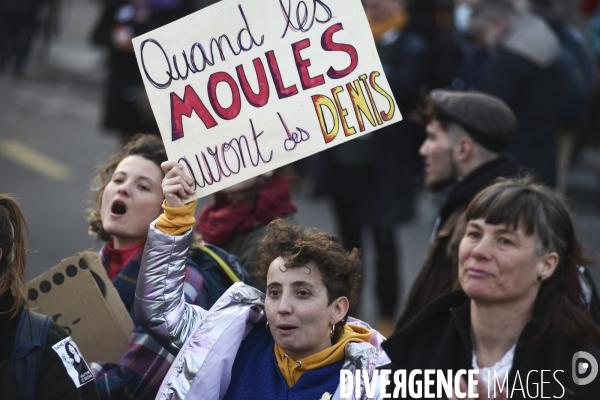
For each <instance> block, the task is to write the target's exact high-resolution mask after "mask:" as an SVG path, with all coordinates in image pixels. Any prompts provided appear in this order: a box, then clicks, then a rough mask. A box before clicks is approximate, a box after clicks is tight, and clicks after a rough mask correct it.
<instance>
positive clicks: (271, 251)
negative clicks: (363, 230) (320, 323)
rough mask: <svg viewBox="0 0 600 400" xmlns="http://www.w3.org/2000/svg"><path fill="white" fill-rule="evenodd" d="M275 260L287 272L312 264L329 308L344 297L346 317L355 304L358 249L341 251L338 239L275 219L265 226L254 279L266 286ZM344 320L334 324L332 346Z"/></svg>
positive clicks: (358, 288)
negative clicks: (279, 258) (282, 261)
mask: <svg viewBox="0 0 600 400" xmlns="http://www.w3.org/2000/svg"><path fill="white" fill-rule="evenodd" d="M278 257H282V258H283V259H285V261H286V263H285V267H286V268H298V267H305V266H306V264H308V263H309V262H310V261H313V262H314V263H315V264H316V265H317V266H318V267H319V272H320V273H321V276H322V277H323V284H324V285H325V287H326V288H327V299H328V301H329V304H331V303H332V302H333V301H334V300H335V299H338V298H340V297H342V296H343V297H346V298H348V302H349V303H350V307H349V309H348V313H350V312H352V310H354V308H355V307H356V305H357V304H358V299H359V297H360V281H361V269H362V263H361V261H360V254H359V252H358V249H353V250H352V251H349V250H346V249H344V247H342V244H341V242H340V239H338V238H337V236H334V235H331V234H329V233H325V232H320V231H318V230H317V229H315V228H310V229H307V230H304V229H302V228H301V227H300V226H298V225H292V224H290V223H289V222H287V221H286V220H284V219H276V220H274V221H272V222H271V223H270V224H269V225H268V226H267V231H266V234H265V237H264V238H263V239H262V240H261V242H260V244H259V246H258V259H257V267H256V276H257V277H258V278H259V279H261V280H263V281H264V282H266V281H267V272H268V270H269V266H270V265H271V263H272V262H273V261H274V260H275V259H276V258H278ZM347 318H348V314H346V315H345V316H344V318H342V320H341V321H340V322H338V323H337V324H336V326H335V334H334V337H333V341H334V342H335V341H336V340H337V338H338V336H339V335H340V334H341V332H342V331H343V326H344V325H345V324H346V319H347Z"/></svg>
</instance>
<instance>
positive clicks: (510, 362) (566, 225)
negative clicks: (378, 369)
mask: <svg viewBox="0 0 600 400" xmlns="http://www.w3.org/2000/svg"><path fill="white" fill-rule="evenodd" d="M466 221H467V229H466V232H465V235H464V237H463V239H462V241H461V243H460V247H459V255H458V260H459V275H458V278H459V282H460V286H461V288H462V290H460V291H457V292H454V293H451V294H448V295H445V296H442V297H440V298H438V299H437V300H435V301H433V302H432V303H431V304H430V305H429V306H428V307H426V308H425V309H424V310H423V311H422V312H421V313H420V314H418V315H417V316H416V317H415V318H414V319H413V320H412V321H411V322H410V323H409V324H408V325H406V326H405V327H404V328H403V329H401V330H400V331H399V332H397V333H396V334H395V335H394V336H392V337H391V338H390V339H389V340H388V341H386V342H384V343H383V346H382V347H383V348H384V349H385V350H386V352H387V353H388V354H389V355H390V357H391V359H392V367H393V368H394V369H395V370H398V369H408V370H413V369H437V370H444V371H446V370H452V371H453V372H454V373H456V372H457V371H459V370H460V369H476V370H479V376H480V377H481V379H482V381H481V382H480V383H479V385H478V392H479V398H480V399H481V398H483V399H486V398H488V396H490V395H493V394H494V390H496V394H498V391H497V389H495V388H496V386H497V384H496V383H495V382H499V383H500V385H502V384H504V391H503V394H502V395H501V397H497V398H511V399H514V398H531V397H537V396H538V395H539V393H543V396H546V397H553V396H554V398H569V399H592V398H599V396H600V379H596V380H595V381H593V382H591V383H589V384H587V385H585V384H582V383H581V382H582V381H578V380H579V379H580V378H581V379H586V378H587V377H588V376H590V374H594V373H598V365H597V362H596V364H595V367H594V364H593V362H591V361H590V362H588V366H591V367H592V368H590V369H588V370H587V371H588V372H589V371H590V370H591V373H588V375H587V376H581V375H580V374H582V370H581V368H576V364H577V363H576V361H577V360H576V358H578V355H581V354H582V353H581V352H585V353H586V354H587V356H589V357H590V358H592V359H595V360H600V348H599V347H598V345H599V344H600V327H599V326H597V325H595V324H594V321H593V320H592V318H591V317H590V316H589V315H588V312H587V307H588V303H587V302H586V299H585V295H584V291H583V290H582V280H581V277H582V276H581V275H580V272H579V266H581V265H584V264H586V263H587V261H586V260H585V259H584V257H583V256H582V252H581V246H580V244H579V242H578V241H577V238H576V236H575V231H574V228H573V222H572V220H571V217H570V215H569V211H568V207H567V205H566V203H565V200H564V199H563V198H562V197H561V195H560V194H558V193H557V192H556V191H554V190H552V189H550V188H548V187H546V186H543V185H539V184H536V183H533V181H532V180H531V179H530V178H524V179H510V180H502V181H500V182H498V183H496V184H494V185H492V186H490V187H488V188H487V189H485V190H483V191H481V192H480V193H479V194H478V195H477V196H476V197H475V198H474V199H473V200H472V201H471V203H470V204H469V206H468V208H467V211H466ZM587 356H586V357H587ZM584 369H585V368H584ZM594 370H595V372H594ZM544 371H546V373H545V375H544ZM548 371H551V372H548ZM584 375H585V374H584ZM494 376H497V377H498V378H497V380H495V379H494ZM505 377H508V381H507V382H508V393H506V390H507V386H506V384H505V383H503V382H504V380H505ZM592 379H593V378H592ZM455 389H457V390H458V389H459V388H455ZM488 390H489V391H488ZM542 390H543V392H541V391H542ZM462 391H463V392H464V391H465V390H462ZM536 393H538V394H536ZM490 398H493V396H492V397H490Z"/></svg>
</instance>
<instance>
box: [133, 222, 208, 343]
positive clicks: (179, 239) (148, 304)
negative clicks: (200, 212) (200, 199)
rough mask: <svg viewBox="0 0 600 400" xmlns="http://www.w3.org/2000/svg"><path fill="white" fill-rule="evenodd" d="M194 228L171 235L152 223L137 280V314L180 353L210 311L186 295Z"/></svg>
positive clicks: (139, 320)
mask: <svg viewBox="0 0 600 400" xmlns="http://www.w3.org/2000/svg"><path fill="white" fill-rule="evenodd" d="M192 238H193V230H191V229H190V230H189V231H187V232H186V233H184V234H183V235H178V236H171V235H168V234H165V233H163V232H161V231H160V230H158V229H156V227H155V222H153V223H152V224H150V230H149V231H148V239H147V241H146V247H145V249H144V256H143V257H142V264H141V266H140V273H139V277H138V281H137V288H136V296H135V297H136V298H135V315H136V318H137V320H138V323H139V324H140V325H141V326H142V327H143V328H144V329H146V331H147V332H149V333H150V334H151V335H152V336H153V337H154V339H156V341H158V342H159V343H160V344H161V345H162V346H163V347H165V348H166V349H167V350H169V351H170V352H171V353H173V354H177V353H178V352H179V350H180V349H181V347H182V346H183V344H184V343H185V341H186V339H187V338H188V337H189V336H190V335H191V334H192V332H193V331H194V327H195V326H196V324H197V323H198V322H199V321H200V320H201V319H202V318H203V317H204V315H205V314H206V311H205V310H204V309H202V308H201V307H199V306H195V305H192V304H188V303H186V301H185V296H184V280H185V272H186V259H187V255H188V250H189V247H190V244H191V242H192Z"/></svg>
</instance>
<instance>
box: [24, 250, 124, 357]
mask: <svg viewBox="0 0 600 400" xmlns="http://www.w3.org/2000/svg"><path fill="white" fill-rule="evenodd" d="M27 289H28V298H29V305H30V307H31V308H32V309H33V310H34V311H36V312H38V313H41V314H45V315H48V316H49V317H50V318H52V321H54V322H55V323H57V324H58V325H60V326H62V328H63V329H64V330H65V331H67V333H68V334H69V335H71V337H72V338H73V340H74V341H75V342H76V343H77V346H78V349H80V350H81V353H82V354H83V356H84V358H85V359H86V360H87V361H89V362H92V361H107V362H112V363H118V362H119V359H120V358H121V355H122V354H123V353H124V352H125V350H127V347H128V346H129V337H130V336H131V332H132V331H133V328H134V325H133V321H132V320H131V317H130V316H129V313H128V312H127V309H126V308H125V305H124V304H123V302H122V301H121V298H120V297H119V294H118V292H117V290H116V289H115V287H114V286H113V284H112V282H111V281H110V279H109V278H108V275H107V274H106V271H105V270H104V267H103V266H102V263H101V262H100V257H99V256H98V253H97V252H96V251H95V250H93V249H91V250H87V251H85V252H83V253H77V254H75V255H74V256H72V257H69V258H67V259H65V260H63V261H62V262H61V263H60V264H59V265H57V266H56V267H54V268H52V269H50V270H48V271H46V272H45V273H44V274H42V275H40V276H38V277H37V278H35V279H33V280H31V281H30V282H29V283H28V284H27Z"/></svg>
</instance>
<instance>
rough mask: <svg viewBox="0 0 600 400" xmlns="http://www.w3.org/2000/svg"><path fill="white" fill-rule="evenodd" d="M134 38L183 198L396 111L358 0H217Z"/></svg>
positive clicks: (356, 132)
mask: <svg viewBox="0 0 600 400" xmlns="http://www.w3.org/2000/svg"><path fill="white" fill-rule="evenodd" d="M133 45H134V49H135V53H136V56H137V60H138V64H139V67H140V71H141V74H142V78H143V80H144V84H145V86H146V92H147V94H148V97H149V99H150V103H151V105H152V109H153V112H154V116H155V117H156V121H157V123H158V126H159V128H160V132H161V134H162V138H163V141H164V143H165V147H166V149H167V154H168V156H169V159H171V160H175V161H178V162H179V163H180V164H182V165H183V166H184V167H185V168H184V171H186V172H187V173H189V175H190V176H191V177H192V178H193V179H194V186H195V189H196V194H195V195H194V196H193V197H192V198H191V199H190V201H191V200H193V199H195V198H198V197H202V196H205V195H207V194H210V193H213V192H215V191H218V190H221V189H224V188H226V187H228V186H231V185H233V184H236V183H238V182H241V181H244V180H246V179H249V178H251V177H253V176H256V175H259V174H262V173H265V172H267V171H270V170H273V169H275V168H278V167H281V166H283V165H286V164H289V163H290V162H293V161H296V160H298V159H300V158H303V157H306V156H309V155H311V154H314V153H316V152H319V151H322V150H325V149H328V148H330V147H332V146H336V145H338V144H342V143H344V142H346V141H348V140H351V139H354V138H356V137H359V136H361V135H364V134H367V133H369V132H372V131H374V130H376V129H379V128H381V127H384V126H387V125H390V124H392V123H394V122H398V121H400V120H401V119H402V116H401V115H400V110H398V107H397V105H396V101H395V99H394V97H393V95H392V91H391V89H390V86H389V84H388V82H387V80H386V77H385V75H384V73H383V68H382V66H381V62H380V60H379V56H378V54H377V50H376V48H375V43H374V41H373V36H372V33H371V30H370V28H369V24H368V22H367V18H366V16H365V13H364V10H363V7H362V5H361V2H360V0H238V1H233V0H223V1H221V2H219V3H216V4H214V5H212V6H210V7H208V8H206V9H203V10H201V11H198V12H196V13H194V14H191V15H188V16H187V17H185V18H182V19H180V20H178V21H176V22H173V23H171V24H169V25H166V26H163V27H161V28H159V29H156V30H154V31H151V32H149V33H147V34H144V35H141V36H139V37H137V38H135V39H134V40H133Z"/></svg>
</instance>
